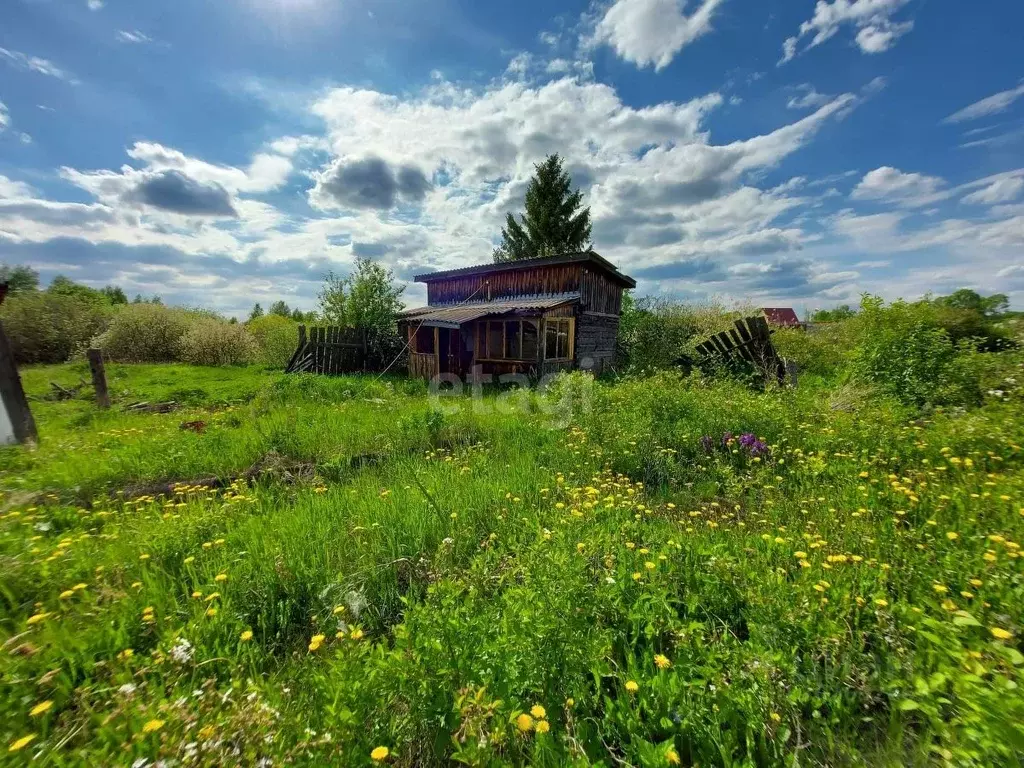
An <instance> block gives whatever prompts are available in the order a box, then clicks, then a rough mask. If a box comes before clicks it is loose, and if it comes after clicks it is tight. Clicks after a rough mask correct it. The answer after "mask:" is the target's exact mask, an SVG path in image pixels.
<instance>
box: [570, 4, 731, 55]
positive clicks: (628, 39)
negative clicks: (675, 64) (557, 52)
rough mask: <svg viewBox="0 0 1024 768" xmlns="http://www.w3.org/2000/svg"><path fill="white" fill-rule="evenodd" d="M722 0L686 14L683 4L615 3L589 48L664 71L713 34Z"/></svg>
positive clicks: (598, 27) (596, 31) (598, 26)
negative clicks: (602, 48) (609, 49)
mask: <svg viewBox="0 0 1024 768" xmlns="http://www.w3.org/2000/svg"><path fill="white" fill-rule="evenodd" d="M722 2H723V0H703V2H701V4H700V6H699V7H698V8H697V9H696V10H694V12H693V13H692V14H691V15H689V16H686V15H685V14H684V13H683V9H684V2H683V0H616V2H615V3H613V4H612V6H611V7H610V8H608V10H607V11H606V12H605V14H604V16H603V18H602V19H601V20H600V21H599V22H598V24H597V27H596V29H595V30H594V34H593V37H592V38H591V39H590V40H589V41H588V42H589V44H592V45H599V44H608V45H610V46H611V47H612V48H614V49H615V52H616V53H617V54H618V55H619V57H621V58H623V59H625V60H626V61H630V62H633V63H634V64H636V65H637V66H638V67H640V68H641V69H642V68H644V67H647V66H651V65H653V66H654V69H655V71H658V70H661V69H663V68H664V67H666V66H668V64H669V63H670V62H671V61H672V59H673V57H675V55H676V54H677V53H679V51H680V50H682V49H683V47H684V46H686V45H688V44H690V43H692V42H693V41H694V40H696V39H698V38H699V37H702V36H704V35H706V34H707V33H708V32H710V31H711V29H712V26H711V21H712V17H713V16H714V13H715V10H716V9H717V8H718V6H720V5H721V4H722Z"/></svg>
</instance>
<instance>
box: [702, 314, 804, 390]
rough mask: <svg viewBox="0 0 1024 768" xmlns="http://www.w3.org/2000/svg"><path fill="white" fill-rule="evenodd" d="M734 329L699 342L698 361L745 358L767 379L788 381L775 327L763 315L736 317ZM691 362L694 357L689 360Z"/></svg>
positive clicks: (703, 362)
mask: <svg viewBox="0 0 1024 768" xmlns="http://www.w3.org/2000/svg"><path fill="white" fill-rule="evenodd" d="M734 325H735V326H736V327H735V329H731V328H730V329H729V331H728V332H726V331H722V332H721V333H715V334H712V335H711V336H710V337H709V338H708V340H707V341H703V342H701V343H700V344H698V345H697V352H698V353H699V354H700V355H701V357H700V359H698V360H697V364H698V365H701V364H708V363H711V362H712V361H714V360H718V361H721V362H725V363H730V362H734V361H736V360H743V361H745V362H747V363H750V364H752V365H754V367H756V368H757V369H758V370H759V371H760V372H761V373H762V374H763V375H764V377H765V380H766V381H772V380H774V381H777V382H778V383H780V384H783V383H785V381H786V364H785V363H784V362H783V360H782V358H781V357H779V353H778V352H776V351H775V347H774V346H773V345H772V340H771V334H772V331H771V329H770V328H769V327H768V323H767V321H766V320H765V319H764V318H763V317H745V318H742V319H740V320H737V321H735V323H734ZM690 364H692V361H690Z"/></svg>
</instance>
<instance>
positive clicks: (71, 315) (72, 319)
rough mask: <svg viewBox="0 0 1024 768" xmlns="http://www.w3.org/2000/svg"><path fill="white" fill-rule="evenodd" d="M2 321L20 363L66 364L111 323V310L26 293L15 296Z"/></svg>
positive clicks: (7, 304) (65, 298)
mask: <svg viewBox="0 0 1024 768" xmlns="http://www.w3.org/2000/svg"><path fill="white" fill-rule="evenodd" d="M0 318H2V319H3V323H4V328H5V329H6V330H7V336H8V338H9V339H10V341H11V346H12V348H13V350H14V359H15V360H16V361H17V362H18V363H22V364H27V363H62V362H64V361H65V360H67V359H68V358H69V357H71V355H72V353H74V352H75V351H76V350H78V349H80V348H81V347H84V346H85V345H86V344H88V342H89V340H90V339H92V338H93V337H94V336H95V335H96V334H97V333H100V332H101V331H102V330H103V329H104V328H105V327H106V325H107V323H108V322H109V320H110V309H109V308H108V307H106V306H103V305H102V304H97V303H96V302H90V301H82V300H81V299H79V298H76V297H74V296H66V295H60V294H56V293H48V292H36V291H31V292H29V291H26V292H23V293H17V294H14V295H11V296H9V297H8V298H7V300H6V301H5V302H4V304H3V307H2V308H0Z"/></svg>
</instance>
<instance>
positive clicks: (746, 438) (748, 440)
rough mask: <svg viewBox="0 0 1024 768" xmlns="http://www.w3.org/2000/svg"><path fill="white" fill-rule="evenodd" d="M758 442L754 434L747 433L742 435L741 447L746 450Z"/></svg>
mask: <svg viewBox="0 0 1024 768" xmlns="http://www.w3.org/2000/svg"><path fill="white" fill-rule="evenodd" d="M756 442H757V435H755V434H754V433H752V432H746V433H744V434H742V435H740V445H742V446H743V447H744V448H750V447H751V446H753V445H754V444H755V443H756Z"/></svg>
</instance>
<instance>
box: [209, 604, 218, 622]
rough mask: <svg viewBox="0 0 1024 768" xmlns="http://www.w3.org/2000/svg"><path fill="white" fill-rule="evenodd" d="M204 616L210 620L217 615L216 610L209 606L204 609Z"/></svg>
mask: <svg viewBox="0 0 1024 768" xmlns="http://www.w3.org/2000/svg"><path fill="white" fill-rule="evenodd" d="M206 615H207V616H209V617H210V618H211V619H212V618H213V617H214V616H216V615H217V609H216V608H214V607H213V606H210V607H209V608H207V609H206Z"/></svg>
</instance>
